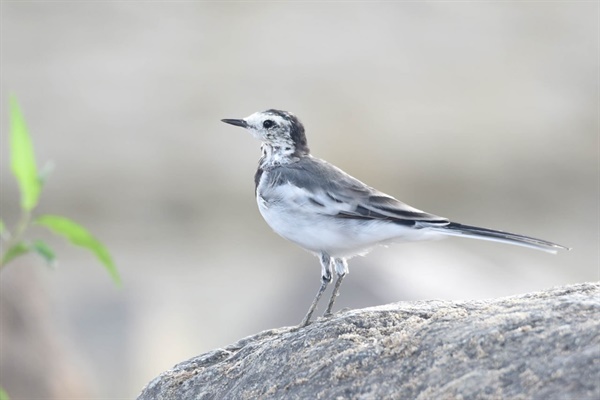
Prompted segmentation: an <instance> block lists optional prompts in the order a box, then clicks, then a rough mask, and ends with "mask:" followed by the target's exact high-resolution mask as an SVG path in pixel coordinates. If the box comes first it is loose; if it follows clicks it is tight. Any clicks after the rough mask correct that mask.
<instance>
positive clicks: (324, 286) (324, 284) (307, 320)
mask: <svg viewBox="0 0 600 400" xmlns="http://www.w3.org/2000/svg"><path fill="white" fill-rule="evenodd" d="M327 285H329V281H327V280H325V279H323V280H321V287H320V288H319V291H318V292H317V295H316V296H315V299H314V300H313V302H312V304H311V305H310V308H309V309H308V313H306V317H304V319H303V320H302V322H301V323H300V327H301V328H304V327H305V326H307V325H308V324H310V317H312V315H313V313H314V312H315V310H316V308H317V304H318V303H319V300H320V299H321V296H323V292H324V291H325V289H327Z"/></svg>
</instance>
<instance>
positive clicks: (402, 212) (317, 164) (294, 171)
mask: <svg viewBox="0 0 600 400" xmlns="http://www.w3.org/2000/svg"><path fill="white" fill-rule="evenodd" d="M270 184H271V185H272V187H276V186H278V185H286V184H287V185H292V186H294V187H297V188H299V189H303V190H304V193H306V194H307V195H308V196H309V198H308V202H309V204H307V206H309V207H313V208H314V209H313V210H312V211H314V212H318V213H320V214H323V215H329V216H331V217H333V218H342V219H348V218H350V219H361V220H386V221H393V222H397V223H401V224H411V225H413V224H415V223H422V224H426V225H437V226H443V225H446V224H448V220H447V219H446V218H443V217H439V216H437V215H434V214H429V213H426V212H424V211H421V210H419V209H416V208H414V207H411V206H409V205H408V204H405V203H403V202H401V201H399V200H397V199H395V198H393V197H391V196H388V195H387V194H385V193H382V192H380V191H378V190H376V189H373V188H372V187H370V186H367V185H365V184H364V183H362V182H361V181H359V180H358V179H356V178H353V177H352V176H350V175H348V174H346V173H345V172H343V171H342V170H340V169H339V168H337V167H335V166H333V165H331V164H329V163H327V162H326V161H323V160H319V159H317V158H313V157H305V158H302V159H301V160H299V161H298V162H295V163H292V164H286V165H282V166H279V167H276V168H274V169H273V170H271V171H270Z"/></svg>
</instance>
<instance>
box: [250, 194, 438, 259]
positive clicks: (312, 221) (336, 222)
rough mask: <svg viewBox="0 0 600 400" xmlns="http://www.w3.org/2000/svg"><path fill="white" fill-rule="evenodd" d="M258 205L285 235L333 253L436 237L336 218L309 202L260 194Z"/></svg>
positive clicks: (313, 248)
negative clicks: (267, 198)
mask: <svg viewBox="0 0 600 400" xmlns="http://www.w3.org/2000/svg"><path fill="white" fill-rule="evenodd" d="M257 203H258V209H259V210H260V213H261V214H262V216H263V218H264V219H265V221H266V222H267V224H269V226H270V227H271V228H272V229H273V230H274V231H275V232H277V233H278V234H279V235H281V236H282V237H284V238H286V239H287V240H289V241H291V242H294V243H296V244H297V245H299V246H301V247H303V248H304V249H306V250H308V251H311V252H313V253H321V252H325V253H327V254H329V255H330V256H332V257H343V258H348V257H353V256H356V255H361V254H365V253H366V252H368V251H369V250H370V249H372V248H373V247H374V246H376V245H378V244H389V243H393V242H405V241H413V240H424V239H435V238H436V236H438V235H436V234H435V232H432V231H429V230H427V229H414V228H412V227H407V226H404V225H401V224H396V223H392V222H389V221H381V220H359V219H349V218H337V217H333V216H331V215H326V214H318V213H316V212H315V211H316V210H315V207H314V206H312V205H310V204H297V203H295V202H287V201H286V202H271V203H267V202H266V201H265V200H264V199H262V198H261V197H260V196H257Z"/></svg>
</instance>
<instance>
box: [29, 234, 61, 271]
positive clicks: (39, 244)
mask: <svg viewBox="0 0 600 400" xmlns="http://www.w3.org/2000/svg"><path fill="white" fill-rule="evenodd" d="M31 249H32V250H33V251H35V252H36V254H38V255H39V256H40V257H42V258H43V259H44V261H46V263H48V265H49V266H51V267H53V266H54V265H55V264H56V256H55V255H54V251H53V250H52V249H51V248H50V247H48V245H47V244H46V243H45V242H43V241H41V240H36V241H34V242H33V244H32V245H31Z"/></svg>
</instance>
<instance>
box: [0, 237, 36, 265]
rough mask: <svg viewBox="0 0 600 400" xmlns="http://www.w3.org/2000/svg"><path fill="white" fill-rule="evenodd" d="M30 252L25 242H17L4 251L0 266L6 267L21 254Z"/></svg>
mask: <svg viewBox="0 0 600 400" xmlns="http://www.w3.org/2000/svg"><path fill="white" fill-rule="evenodd" d="M30 250H31V249H30V248H29V246H28V245H27V244H26V243H25V242H19V243H17V244H15V245H13V246H12V247H10V248H9V249H8V250H6V253H4V255H3V256H2V261H1V262H0V264H1V265H6V264H8V263H9V262H11V261H12V260H14V259H15V258H17V257H19V256H21V255H23V254H26V253H29V251H30Z"/></svg>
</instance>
